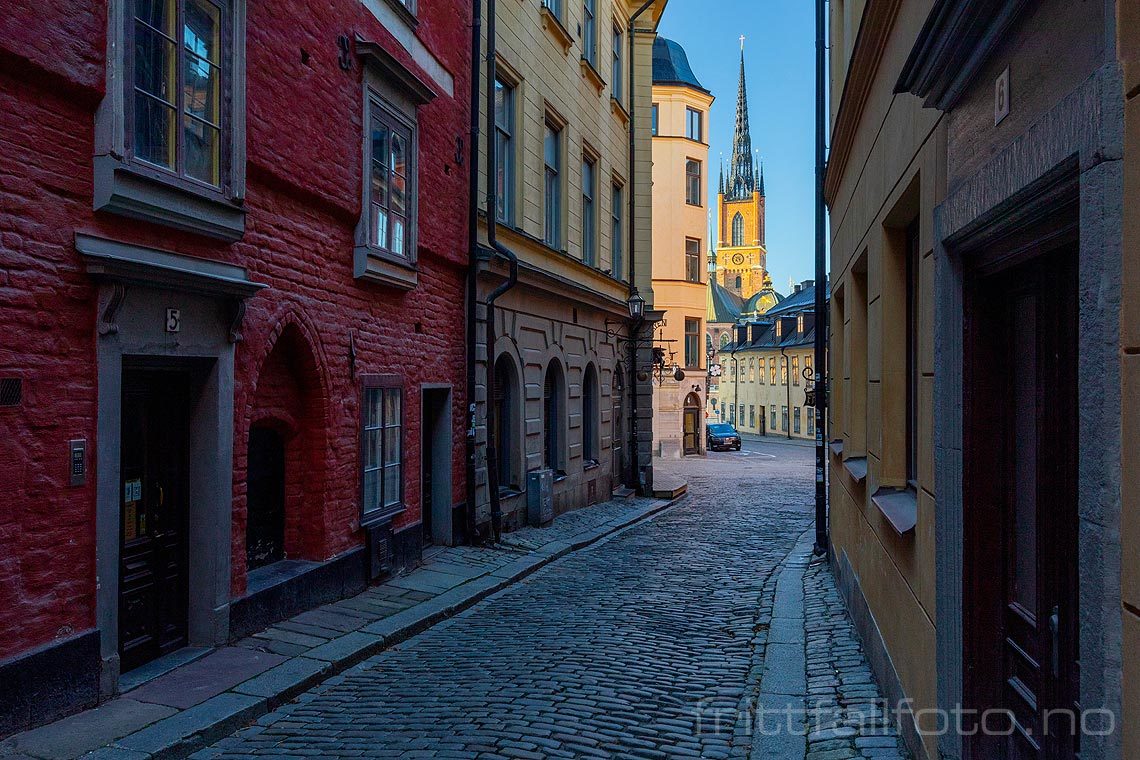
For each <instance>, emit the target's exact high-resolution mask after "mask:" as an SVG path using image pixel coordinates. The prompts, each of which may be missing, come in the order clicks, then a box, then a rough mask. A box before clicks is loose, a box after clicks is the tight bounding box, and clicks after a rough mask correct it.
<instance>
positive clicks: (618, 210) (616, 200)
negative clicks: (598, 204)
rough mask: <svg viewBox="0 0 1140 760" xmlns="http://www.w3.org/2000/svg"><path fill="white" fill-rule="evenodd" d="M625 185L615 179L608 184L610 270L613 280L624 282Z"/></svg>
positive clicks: (625, 276) (625, 277)
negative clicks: (623, 214) (623, 215)
mask: <svg viewBox="0 0 1140 760" xmlns="http://www.w3.org/2000/svg"><path fill="white" fill-rule="evenodd" d="M624 199H625V185H623V184H621V183H620V182H617V181H616V180H615V181H614V183H613V184H612V185H611V186H610V272H611V275H612V276H613V278H614V279H615V280H620V281H622V282H624V281H625V280H626V279H627V275H626V272H625V224H624V222H623V218H622V213H623V211H624V210H625V200H624Z"/></svg>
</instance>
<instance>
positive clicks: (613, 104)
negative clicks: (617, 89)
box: [610, 95, 629, 126]
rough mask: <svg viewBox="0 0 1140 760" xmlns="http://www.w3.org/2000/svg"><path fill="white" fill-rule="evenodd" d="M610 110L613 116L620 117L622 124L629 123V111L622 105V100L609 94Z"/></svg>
mask: <svg viewBox="0 0 1140 760" xmlns="http://www.w3.org/2000/svg"><path fill="white" fill-rule="evenodd" d="M610 110H611V111H613V112H614V115H615V116H617V117H618V118H619V119H621V123H622V126H625V125H626V124H629V111H628V110H627V109H626V107H625V106H624V105H622V102H621V101H620V100H618V99H617V98H615V97H614V96H613V95H611V96H610Z"/></svg>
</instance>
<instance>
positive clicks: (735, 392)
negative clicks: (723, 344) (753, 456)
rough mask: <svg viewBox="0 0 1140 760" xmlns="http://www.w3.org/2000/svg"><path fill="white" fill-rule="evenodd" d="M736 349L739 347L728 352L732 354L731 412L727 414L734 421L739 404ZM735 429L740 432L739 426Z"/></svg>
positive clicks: (738, 363)
mask: <svg viewBox="0 0 1140 760" xmlns="http://www.w3.org/2000/svg"><path fill="white" fill-rule="evenodd" d="M738 350H739V349H737V348H734V349H732V350H731V351H729V353H730V354H732V414H731V415H729V417H728V418H729V419H730V420H732V421H733V422H734V423H735V422H736V411H737V408H738V407H739V406H740V360H739V359H737V358H736V352H737V351H738ZM741 424H743V423H741ZM733 427H736V425H733ZM736 430H737V432H740V428H736Z"/></svg>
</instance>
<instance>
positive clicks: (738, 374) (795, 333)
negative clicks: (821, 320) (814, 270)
mask: <svg viewBox="0 0 1140 760" xmlns="http://www.w3.org/2000/svg"><path fill="white" fill-rule="evenodd" d="M719 361H720V366H721V373H722V374H721V377H720V387H719V388H718V393H717V396H716V399H715V403H714V406H713V408H712V409H711V416H710V419H709V421H710V422H728V423H730V424H732V425H734V426H735V427H736V429H737V430H738V431H739V432H741V433H751V434H753V435H768V436H781V437H786V438H793V439H801V440H809V441H814V440H815V429H816V425H815V407H814V406H809V405H808V404H807V403H806V397H805V395H804V394H805V391H806V390H807V386H808V384H809V382H808V379H807V378H808V377H809V376H811V375H812V367H813V366H814V363H815V283H814V282H813V281H812V280H807V281H805V282H802V283H800V284H798V285H796V286H795V288H794V289H793V292H792V294H791V295H790V296H788V297H787V298H786V299H785V300H784V302H783V303H781V304H780V305H779V306H778V307H776V308H774V309H771V310H770V311H768V312H767V313H766V314H764V315H763V316H761V317H759V318H758V319H755V320H752V321H749V322H745V323H741V324H738V325H736V326H735V328H734V330H733V340H732V341H731V342H730V343H728V344H727V345H726V346H724V347H723V348H722V349H721V350H720V352H719Z"/></svg>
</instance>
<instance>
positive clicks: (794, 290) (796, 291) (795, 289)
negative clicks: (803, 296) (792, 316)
mask: <svg viewBox="0 0 1140 760" xmlns="http://www.w3.org/2000/svg"><path fill="white" fill-rule="evenodd" d="M801 288H803V286H802V285H799V284H797V285H796V286H795V287H794V288H793V289H792V293H793V294H795V293H799V292H800V290H801Z"/></svg>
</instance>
